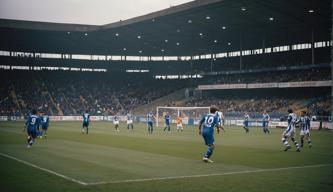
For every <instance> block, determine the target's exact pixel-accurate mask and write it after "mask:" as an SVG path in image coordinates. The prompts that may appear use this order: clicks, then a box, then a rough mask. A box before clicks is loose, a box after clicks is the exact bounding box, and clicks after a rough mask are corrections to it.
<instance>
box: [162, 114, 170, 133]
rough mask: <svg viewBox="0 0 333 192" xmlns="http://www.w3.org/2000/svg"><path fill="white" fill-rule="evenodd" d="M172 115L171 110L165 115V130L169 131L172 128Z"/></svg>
mask: <svg viewBox="0 0 333 192" xmlns="http://www.w3.org/2000/svg"><path fill="white" fill-rule="evenodd" d="M170 119H171V118H170V115H169V112H166V114H165V115H164V120H165V127H164V130H163V131H164V132H165V131H166V130H167V129H168V133H170V132H171V130H170Z"/></svg>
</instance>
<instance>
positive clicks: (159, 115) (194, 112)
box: [156, 106, 210, 127]
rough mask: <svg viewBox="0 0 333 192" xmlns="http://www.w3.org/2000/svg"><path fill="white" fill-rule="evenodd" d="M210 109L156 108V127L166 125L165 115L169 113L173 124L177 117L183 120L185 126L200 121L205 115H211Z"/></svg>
mask: <svg viewBox="0 0 333 192" xmlns="http://www.w3.org/2000/svg"><path fill="white" fill-rule="evenodd" d="M209 109H210V107H164V106H157V107H156V126H157V127H158V126H159V125H163V124H164V115H165V114H166V113H167V112H168V113H169V115H170V116H171V122H174V121H175V120H176V119H177V117H179V116H181V117H182V118H183V120H184V121H183V122H184V124H188V122H189V120H193V121H195V120H199V119H200V118H201V117H202V116H203V115H205V114H208V113H209Z"/></svg>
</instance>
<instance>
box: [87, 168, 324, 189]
mask: <svg viewBox="0 0 333 192" xmlns="http://www.w3.org/2000/svg"><path fill="white" fill-rule="evenodd" d="M327 166H331V164H318V165H306V166H298V167H282V168H272V169H258V170H245V171H235V172H226V173H212V174H201V175H185V176H173V177H157V178H146V179H129V180H118V181H110V182H104V181H102V182H94V183H86V185H103V184H116V183H134V182H144V181H159V180H172V179H186V178H198V177H211V176H224V175H236V174H247V173H260V172H273V171H284V170H291V169H304V168H315V167H327Z"/></svg>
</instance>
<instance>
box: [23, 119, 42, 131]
mask: <svg viewBox="0 0 333 192" xmlns="http://www.w3.org/2000/svg"><path fill="white" fill-rule="evenodd" d="M25 124H26V126H27V128H28V130H29V131H37V130H38V127H39V124H40V118H39V117H38V116H37V115H30V116H29V117H28V120H27V122H26V123H25Z"/></svg>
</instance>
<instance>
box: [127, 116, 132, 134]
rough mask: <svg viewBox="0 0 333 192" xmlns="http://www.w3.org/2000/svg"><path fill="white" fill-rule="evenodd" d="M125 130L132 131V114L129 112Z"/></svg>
mask: <svg viewBox="0 0 333 192" xmlns="http://www.w3.org/2000/svg"><path fill="white" fill-rule="evenodd" d="M126 117H127V131H129V130H130V128H131V130H132V131H133V115H132V114H131V113H127V115H126Z"/></svg>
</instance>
